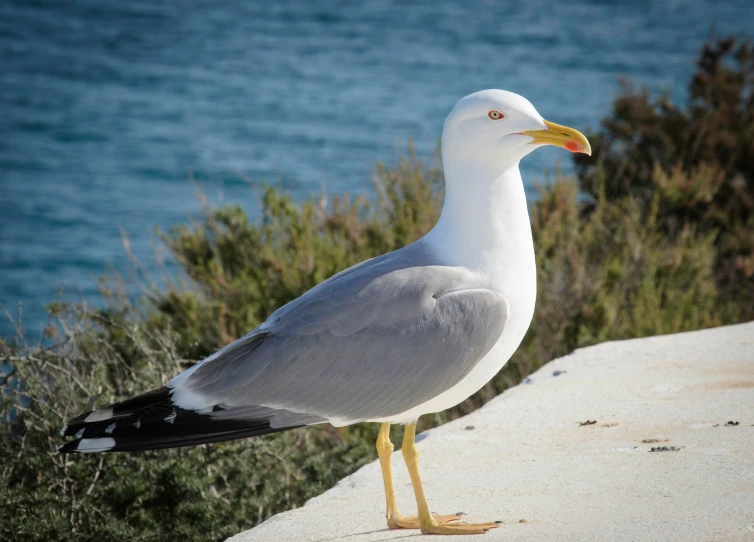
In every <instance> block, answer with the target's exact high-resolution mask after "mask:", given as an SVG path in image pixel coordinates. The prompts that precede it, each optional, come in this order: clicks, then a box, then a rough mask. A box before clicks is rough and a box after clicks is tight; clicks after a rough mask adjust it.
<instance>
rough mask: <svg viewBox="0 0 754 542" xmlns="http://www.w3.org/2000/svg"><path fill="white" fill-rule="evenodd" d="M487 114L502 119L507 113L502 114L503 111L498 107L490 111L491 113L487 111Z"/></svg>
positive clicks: (495, 118) (492, 117)
mask: <svg viewBox="0 0 754 542" xmlns="http://www.w3.org/2000/svg"><path fill="white" fill-rule="evenodd" d="M487 116H488V117H489V118H491V119H492V120H500V119H502V118H503V117H504V116H505V115H503V114H502V113H501V112H500V111H498V110H497V109H493V110H492V111H490V112H489V113H487Z"/></svg>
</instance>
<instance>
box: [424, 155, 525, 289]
mask: <svg viewBox="0 0 754 542" xmlns="http://www.w3.org/2000/svg"><path fill="white" fill-rule="evenodd" d="M448 166H450V167H448ZM445 175H446V183H445V184H446V189H445V190H446V192H445V203H444V205H443V209H442V214H441V215H440V219H439V220H438V222H437V224H436V225H435V227H434V228H433V229H432V231H430V232H429V233H428V234H427V236H426V237H425V240H426V242H428V243H429V244H430V245H431V246H432V248H433V249H434V250H435V251H437V253H438V255H440V257H441V258H442V260H444V261H445V263H446V265H459V266H463V267H466V268H468V269H470V270H472V271H474V272H477V273H479V274H481V275H483V276H484V277H485V278H487V279H488V280H490V281H491V282H492V284H493V285H494V286H495V287H496V288H500V290H502V291H505V290H510V289H514V290H515V288H517V287H518V288H520V287H521V285H522V280H523V281H524V282H531V281H532V278H531V277H535V276H536V270H535V264H534V245H533V243H532V237H531V223H530V220H529V211H528V208H527V205H526V194H525V193H524V185H523V182H522V181H521V173H520V172H519V170H518V162H516V163H515V164H514V165H513V166H512V167H510V168H508V169H507V170H506V171H504V172H503V173H502V174H500V173H499V172H498V173H494V172H493V171H491V170H487V171H485V170H484V167H479V166H471V167H469V166H468V164H464V167H456V168H454V167H452V165H451V164H446V168H445ZM533 286H534V288H536V282H535V283H534V285H533ZM510 293H513V292H510Z"/></svg>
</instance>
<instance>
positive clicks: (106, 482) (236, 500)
mask: <svg viewBox="0 0 754 542" xmlns="http://www.w3.org/2000/svg"><path fill="white" fill-rule="evenodd" d="M726 43H728V42H715V43H712V44H710V45H708V46H706V47H705V49H704V51H703V54H702V60H701V61H700V66H701V68H700V72H699V73H698V74H697V75H696V76H695V79H694V81H695V82H694V83H693V85H692V90H693V89H697V91H696V92H697V93H698V94H694V93H693V92H692V102H691V104H690V105H689V107H688V108H686V109H678V108H676V107H675V106H671V105H670V104H669V102H667V100H666V99H665V98H660V99H658V100H652V99H651V98H650V97H649V95H648V94H647V93H646V92H640V93H635V92H634V91H632V90H628V91H627V92H626V93H625V94H624V95H623V96H621V97H619V98H618V99H617V100H616V105H615V110H614V112H613V114H612V115H611V116H610V117H609V118H608V119H606V121H605V124H604V126H603V129H602V132H600V133H598V134H595V136H593V140H594V142H595V145H594V147H595V151H596V153H595V155H596V157H597V158H598V160H597V165H596V166H594V165H591V164H589V163H587V162H580V163H579V166H578V174H579V178H578V182H577V181H576V180H573V179H568V178H563V177H559V178H557V179H555V180H554V182H552V183H549V184H548V185H546V186H545V187H543V188H541V190H540V195H539V199H538V200H537V201H536V202H535V203H533V205H532V208H531V218H532V231H533V235H534V239H535V245H536V251H537V264H538V288H539V291H538V301H537V310H536V313H535V316H534V320H533V322H532V325H531V328H530V330H529V333H528V334H527V336H526V338H525V339H524V342H523V344H522V346H521V348H519V350H518V352H516V354H515V355H514V357H513V358H512V359H511V361H510V362H509V363H508V364H507V365H506V367H505V368H504V369H503V370H502V371H501V372H500V374H498V375H497V376H496V377H495V379H493V381H492V382H490V383H489V384H488V385H487V386H485V388H483V389H482V390H481V391H480V392H479V393H477V394H476V395H475V396H473V397H471V398H470V399H468V400H467V401H465V402H464V403H462V404H461V405H459V406H458V407H456V408H454V409H451V410H450V411H447V412H444V413H440V414H437V415H434V416H427V417H425V418H423V419H422V420H421V423H422V426H423V427H424V428H427V427H430V426H432V425H435V424H438V423H441V422H443V421H445V420H448V419H451V418H453V417H456V416H459V415H462V414H464V413H466V412H469V411H471V410H473V409H475V408H477V407H478V406H480V405H481V404H483V403H484V402H485V401H487V400H488V399H490V398H491V397H493V396H495V395H496V394H498V393H500V392H501V391H502V390H504V389H505V388H507V387H509V386H511V385H515V384H517V383H518V382H519V381H520V380H521V379H522V378H524V377H525V376H526V375H528V374H530V373H531V372H532V371H533V370H536V369H537V368H538V367H540V366H541V365H542V364H543V363H545V362H547V361H549V360H550V359H552V358H553V357H556V356H559V355H562V354H566V353H568V352H570V351H572V350H573V349H574V348H578V347H581V346H586V345H589V344H594V343H597V342H601V341H605V340H612V339H624V338H631V337H640V336H645V335H653V334H658V333H671V332H676V331H685V330H691V329H696V328H700V327H705V326H713V325H719V324H722V323H730V322H735V321H739V320H740V319H741V318H743V317H745V316H746V315H750V314H751V312H750V311H751V299H752V297H751V296H749V297H748V298H747V297H740V296H738V297H737V296H736V295H735V292H739V293H741V292H743V293H744V294H746V293H747V292H748V293H750V292H751V284H750V281H751V273H752V270H754V263H752V262H754V257H753V256H752V255H753V254H754V242H752V240H751V237H750V234H749V232H751V231H752V225H753V224H752V223H751V221H752V218H751V212H750V208H749V207H748V206H747V205H748V203H746V202H747V201H750V200H751V199H752V198H754V194H753V193H752V192H753V190H752V176H751V175H752V157H754V153H752V152H750V151H746V145H749V144H750V142H751V122H750V119H751V117H750V114H751V94H750V93H749V94H746V92H750V91H745V90H742V89H745V88H747V87H746V85H750V82H751V77H750V76H751V55H750V51H751V44H750V43H749V42H744V43H743V44H737V42H734V43H733V45H726ZM731 51H733V53H731ZM730 55H733V57H730ZM747 55H748V56H747ZM731 58H733V60H734V61H733V62H732V63H731V62H730V59H731ZM715 59H718V60H715ZM741 81H744V83H741ZM747 96H748V98H746V97H747ZM744 98H745V99H744ZM747 99H748V100H749V101H748V102H746V100H747ZM742 100H743V102H742ZM742 103H743V105H741V104H742ZM705 104H706V105H705ZM711 104H714V107H713V106H712V105H711ZM744 106H746V107H744ZM705 108H706V109H705ZM747 108H748V109H747ZM705 111H706V112H705ZM737 115H743V116H744V117H745V115H749V117H745V118H748V119H749V121H748V122H741V121H740V119H738V120H737ZM744 117H742V118H744ZM700 119H703V120H700ZM704 119H706V120H704ZM704 123H711V124H709V125H707V124H704ZM702 125H704V126H715V127H722V128H721V129H720V130H718V131H717V132H715V134H717V135H710V134H712V132H711V131H705V130H701V131H699V132H698V134H697V139H695V140H693V141H692V140H690V139H688V140H687V139H684V137H686V136H685V135H683V134H686V133H688V130H692V129H693V130H696V129H701V127H702ZM721 134H722V135H721ZM710 138H711V139H710ZM695 141H698V143H694V142H695ZM689 145H691V147H689ZM694 145H696V146H695V147H694ZM690 148H695V149H696V150H694V152H693V153H692V152H690V151H689V149H690ZM744 151H746V152H744ZM376 178H377V182H376V184H375V188H376V190H375V192H376V195H375V197H374V198H373V199H371V200H366V199H362V198H353V199H352V198H350V197H349V196H348V195H345V196H343V197H331V196H322V197H320V198H316V199H310V200H308V201H306V202H303V203H300V204H297V203H295V202H294V201H293V200H292V199H291V198H290V197H289V196H287V195H285V194H281V193H280V192H279V191H278V190H276V189H274V188H271V187H265V189H264V193H263V197H262V198H261V202H260V205H261V208H260V213H259V216H260V218H259V219H258V220H257V221H250V220H249V218H248V215H247V214H246V213H245V211H244V210H243V209H242V208H241V207H239V206H225V207H221V208H218V209H212V208H208V209H207V212H206V216H205V217H204V219H203V220H202V221H200V222H195V223H192V224H188V225H178V226H176V227H174V228H172V229H170V230H169V231H168V232H165V233H163V234H162V238H163V240H164V242H165V244H166V246H167V247H168V248H169V250H170V252H171V253H172V255H173V258H174V260H175V261H176V262H177V263H178V264H180V266H181V267H182V269H183V275H182V276H181V277H179V278H175V279H172V280H171V281H170V282H169V283H168V285H167V286H166V287H162V288H157V287H155V286H149V287H148V288H147V290H146V292H147V293H146V295H145V296H144V299H142V300H140V302H138V303H136V302H133V301H132V300H128V299H122V298H120V297H119V296H117V295H115V294H113V293H112V292H113V291H117V289H115V288H113V289H111V290H104V289H103V293H105V295H106V298H107V299H108V302H109V308H108V309H106V310H102V311H93V310H85V309H84V308H81V307H75V306H67V305H61V304H55V305H53V306H51V314H52V316H53V318H54V323H53V324H52V325H51V326H50V327H49V328H48V331H47V334H48V336H49V342H50V344H43V345H27V344H25V342H24V340H23V335H22V334H19V336H18V337H16V338H15V339H12V340H8V341H6V342H3V341H0V364H2V363H5V364H6V365H5V366H4V367H10V368H11V369H10V371H9V374H7V375H6V376H5V377H2V376H0V399H2V409H1V410H0V419H1V420H3V422H2V423H0V443H1V445H0V465H2V467H0V539H3V540H5V539H9V540H47V539H67V540H111V539H112V540H174V539H177V538H180V537H186V538H190V539H192V540H222V539H224V538H225V537H226V536H228V535H230V534H233V533H235V532H238V531H240V530H242V529H246V528H249V527H251V526H253V525H255V524H257V523H259V522H260V521H262V520H264V519H265V518H267V517H269V516H270V515H271V514H274V513H277V512H280V511H282V510H286V509H290V508H293V507H296V506H299V505H301V504H302V503H303V502H304V501H305V500H306V499H308V498H310V497H312V496H314V495H316V494H318V493H320V492H322V491H323V490H325V489H327V488H328V487H330V486H331V485H332V484H333V483H334V482H335V481H336V480H338V479H340V478H342V477H343V476H345V475H346V474H348V473H350V472H352V471H354V470H355V469H356V468H358V467H359V466H360V465H362V464H364V463H365V462H366V461H369V460H371V459H372V458H373V457H374V453H373V440H374V438H375V436H376V428H375V427H373V426H372V425H369V424H363V425H357V426H353V427H350V428H347V429H335V428H332V427H329V426H318V427H313V428H306V429H297V430H293V431H290V432H286V433H281V434H276V435H268V436H266V437H261V438H255V439H250V440H246V441H240V442H231V443H227V444H222V445H207V446H200V447H196V448H192V449H180V450H164V451H155V452H145V453H139V454H101V455H94V456H59V455H57V454H56V453H55V448H56V445H58V444H59V443H60V440H61V439H60V437H59V435H58V431H59V430H60V427H61V426H62V425H63V424H64V422H65V420H66V419H68V418H70V417H71V416H72V415H74V414H77V413H79V412H80V411H83V410H86V409H89V408H91V407H92V406H94V405H102V404H105V403H109V402H112V401H115V400H120V399H123V398H125V397H128V396H130V395H133V394H135V393H138V392H141V391H144V390H147V389H151V388H153V387H155V386H157V385H159V384H161V383H164V382H166V381H167V380H168V379H169V378H170V377H171V376H172V375H174V374H176V373H177V372H178V371H180V370H181V369H183V368H186V367H187V366H189V365H190V364H191V363H193V362H194V361H196V360H198V359H201V358H202V357H204V356H206V355H207V354H209V353H211V352H213V351H214V350H216V349H217V348H218V347H220V346H222V345H224V344H227V343H228V342H230V341H232V340H234V339H235V338H237V337H239V336H240V335H241V334H243V333H245V332H247V331H248V330H249V329H251V328H253V327H254V326H256V325H257V324H259V323H260V322H261V321H262V320H263V319H264V318H265V317H266V316H267V315H268V314H269V313H270V312H272V311H273V310H274V309H276V308H277V307H279V306H281V305H282V304H284V303H286V302H287V301H289V300H291V299H293V298H295V297H297V296H298V295H300V294H302V293H303V292H304V291H306V290H307V289H309V288H310V287H311V286H313V285H315V284H316V283H318V282H320V281H321V280H323V279H325V278H327V277H328V276H330V275H332V274H333V273H335V272H337V271H339V270H340V269H343V268H344V267H347V266H349V265H352V264H353V263H356V262H358V261H361V260H363V259H366V258H369V257H371V256H374V255H377V254H381V253H383V252H386V251H389V250H393V249H395V248H398V247H400V246H403V245H405V244H406V243H409V242H411V241H413V240H414V239H416V238H417V237H419V236H420V235H421V234H422V233H424V232H426V231H427V230H428V229H429V228H430V227H431V226H432V224H433V223H434V221H435V220H436V218H437V216H438V212H439V205H440V201H441V199H442V195H441V190H442V172H441V171H440V169H439V167H437V166H436V165H433V166H430V167H426V166H425V165H423V164H422V162H421V161H420V160H418V159H417V158H416V157H415V156H414V155H413V152H411V150H410V149H409V153H408V157H407V158H406V159H404V160H402V161H401V162H400V163H399V164H398V165H397V166H396V167H394V168H388V167H386V166H383V165H378V168H377V176H376ZM740 179H743V181H741V180H740ZM579 186H580V187H581V188H582V190H583V191H584V192H585V193H587V194H588V195H589V196H591V199H590V200H589V201H588V202H586V203H583V197H582V194H583V193H580V192H579ZM741 187H743V188H741ZM747 197H748V198H749V200H747V199H746V198H747ZM747 228H748V230H747ZM726 273H727V274H726ZM747 273H748V274H747Z"/></svg>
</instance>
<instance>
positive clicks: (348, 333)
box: [175, 245, 508, 421]
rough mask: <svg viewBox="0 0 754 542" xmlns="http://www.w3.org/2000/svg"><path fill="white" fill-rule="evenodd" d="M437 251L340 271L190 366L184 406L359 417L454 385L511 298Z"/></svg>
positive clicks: (387, 411) (405, 253)
mask: <svg viewBox="0 0 754 542" xmlns="http://www.w3.org/2000/svg"><path fill="white" fill-rule="evenodd" d="M412 248H413V250H412ZM432 261H433V258H431V256H430V255H428V254H427V253H425V252H424V251H423V249H421V247H417V245H413V246H409V247H406V248H405V249H402V250H400V251H396V252H394V253H391V254H388V255H385V256H382V257H380V258H375V259H373V260H369V261H367V262H364V263H362V264H360V265H358V266H355V267H352V268H350V269H348V270H346V271H344V272H342V273H340V274H338V275H335V276H334V277H332V278H331V279H329V280H327V281H325V282H323V283H322V284H320V285H318V286H317V287H315V288H313V289H312V290H310V291H309V292H307V293H306V294H304V295H303V296H301V297H300V298H298V299H296V300H294V301H292V302H291V303H289V304H288V305H285V306H284V307H281V308H280V309H279V310H278V311H276V312H275V313H273V314H272V315H271V316H270V318H269V319H268V320H267V321H266V322H265V323H264V324H263V325H261V326H260V327H259V328H257V329H256V330H254V331H253V332H251V333H250V334H249V335H247V336H245V337H243V338H242V339H239V340H238V341H236V342H235V343H233V344H231V345H229V346H228V347H226V348H224V349H223V350H221V351H220V352H218V354H216V355H215V356H212V357H210V358H208V359H207V360H206V362H204V363H202V364H200V365H199V366H197V367H195V368H194V369H192V370H189V372H187V374H186V376H185V378H183V379H182V381H180V383H179V384H176V390H175V393H176V399H177V402H178V404H180V403H181V397H180V396H181V395H183V396H184V397H188V396H189V395H191V397H193V398H195V399H196V398H201V404H202V405H203V407H204V408H207V407H210V406H212V405H222V406H223V407H224V408H234V409H235V408H239V407H248V406H251V405H261V406H264V407H271V408H276V409H285V410H287V411H290V412H294V413H299V414H306V415H310V416H311V417H312V419H317V418H323V419H335V418H337V419H342V420H349V421H359V420H369V419H380V418H385V417H390V416H393V415H396V414H400V413H402V412H405V411H407V410H409V409H411V408H413V407H416V406H418V405H420V404H422V403H424V402H426V401H428V400H429V399H432V398H433V397H435V396H437V395H439V394H440V393H442V392H444V391H446V390H448V389H450V388H451V387H453V386H454V385H455V384H457V383H458V382H460V381H461V380H462V379H463V378H464V377H465V376H466V375H467V374H468V373H469V372H470V371H471V370H472V369H473V368H474V366H475V365H476V364H477V362H478V361H479V360H480V359H482V358H483V357H484V355H485V354H486V353H487V352H488V351H489V350H490V349H491V348H492V346H493V345H494V344H495V343H496V342H497V340H498V339H499V338H500V336H501V334H502V331H503V327H504V326H505V322H506V319H507V317H508V304H507V302H506V301H505V299H504V298H503V297H502V296H501V295H500V294H498V293H496V292H494V291H492V290H491V289H489V288H488V287H487V285H486V284H484V283H483V282H481V281H480V279H478V278H477V277H476V276H475V275H473V274H472V273H470V272H469V271H467V270H465V269H463V268H456V267H445V266H439V265H431V263H432ZM179 378H180V377H179ZM194 406H198V405H196V404H195V405H194Z"/></svg>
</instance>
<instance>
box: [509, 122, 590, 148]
mask: <svg viewBox="0 0 754 542" xmlns="http://www.w3.org/2000/svg"><path fill="white" fill-rule="evenodd" d="M545 126H547V130H528V131H525V132H521V133H522V134H525V135H528V136H529V137H533V138H534V141H532V143H537V144H539V145H555V146H556V147H563V148H564V149H568V150H569V151H571V152H583V153H584V154H588V155H589V156H591V155H592V146H591V145H590V144H589V141H588V140H587V139H586V137H584V134H582V133H581V132H579V131H578V130H574V129H573V128H569V127H568V126H561V125H560V124H555V123H554V122H550V121H547V120H546V121H545Z"/></svg>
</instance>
